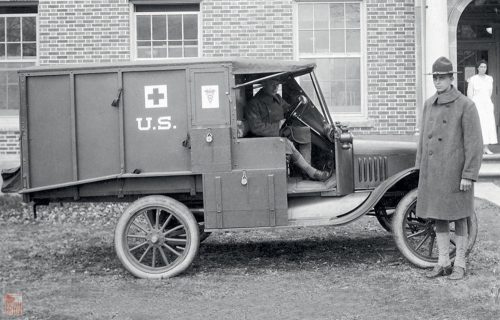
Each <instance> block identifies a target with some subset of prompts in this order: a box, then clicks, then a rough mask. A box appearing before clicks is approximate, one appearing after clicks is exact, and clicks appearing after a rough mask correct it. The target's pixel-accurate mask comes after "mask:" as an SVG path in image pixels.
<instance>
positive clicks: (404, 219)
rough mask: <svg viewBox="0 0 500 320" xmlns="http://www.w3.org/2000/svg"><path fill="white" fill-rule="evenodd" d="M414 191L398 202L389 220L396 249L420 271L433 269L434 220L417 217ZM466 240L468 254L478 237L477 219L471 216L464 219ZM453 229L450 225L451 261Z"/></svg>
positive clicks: (453, 241) (435, 246) (434, 254)
mask: <svg viewBox="0 0 500 320" xmlns="http://www.w3.org/2000/svg"><path fill="white" fill-rule="evenodd" d="M416 205H417V189H414V190H412V191H410V192H409V193H408V194H406V196H404V197H403V199H401V201H400V202H399V203H398V205H397V207H396V211H395V213H394V215H393V217H392V231H393V236H394V240H395V242H396V246H397V247H398V249H399V251H400V252H401V253H402V254H403V256H404V257H405V258H406V259H408V260H409V261H410V262H411V263H413V264H414V265H416V266H418V267H420V268H429V267H433V266H434V265H435V264H436V263H437V260H438V250H437V243H436V232H435V226H434V221H433V220H431V219H422V218H419V217H417V215H416ZM467 226H468V231H469V241H468V247H467V253H466V254H469V252H470V251H471V250H472V247H473V246H474V243H475V242H476V237H477V218H476V214H475V213H473V215H472V216H471V217H469V218H468V219H467ZM455 249H456V248H455V228H454V225H453V223H450V248H449V251H450V259H452V260H453V259H454V258H455V251H456V250H455Z"/></svg>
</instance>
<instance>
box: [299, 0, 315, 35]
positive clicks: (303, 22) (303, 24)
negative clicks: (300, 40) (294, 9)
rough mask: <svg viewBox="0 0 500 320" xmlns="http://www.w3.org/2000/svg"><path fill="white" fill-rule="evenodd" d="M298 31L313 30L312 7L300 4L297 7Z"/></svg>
mask: <svg viewBox="0 0 500 320" xmlns="http://www.w3.org/2000/svg"><path fill="white" fill-rule="evenodd" d="M299 12H300V14H299V30H303V29H309V30H311V29H312V28H313V5H311V4H300V5H299Z"/></svg>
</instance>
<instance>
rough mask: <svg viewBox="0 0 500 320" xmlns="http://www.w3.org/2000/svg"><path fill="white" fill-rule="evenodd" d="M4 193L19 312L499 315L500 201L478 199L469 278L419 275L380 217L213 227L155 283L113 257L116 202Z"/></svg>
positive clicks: (4, 245) (9, 280)
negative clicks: (183, 268) (27, 198)
mask: <svg viewBox="0 0 500 320" xmlns="http://www.w3.org/2000/svg"><path fill="white" fill-rule="evenodd" d="M3 198H4V199H3V202H2V201H0V209H1V211H0V244H1V247H0V248H1V251H0V283H1V284H2V295H3V294H5V293H21V294H22V298H23V308H24V315H23V317H18V318H19V319H488V320H490V319H500V297H499V294H500V276H499V273H500V248H499V246H498V243H499V239H500V208H498V207H495V206H493V205H492V204H490V203H488V202H485V201H481V200H477V201H476V210H477V215H478V219H479V235H478V240H477V243H476V245H475V248H474V250H473V252H472V253H471V255H470V256H469V273H468V275H467V277H466V279H465V280H463V281H458V282H451V281H450V280H447V279H445V278H440V279H436V280H428V279H426V278H424V276H423V273H424V270H422V269H418V268H415V267H413V266H412V265H410V264H409V263H407V262H406V261H405V260H404V259H403V258H402V256H401V255H400V254H399V252H398V251H397V249H396V247H395V244H394V242H393V240H392V237H391V235H390V234H389V233H387V232H386V231H385V230H383V229H382V228H381V227H380V226H379V225H378V222H377V220H376V219H375V218H374V217H363V218H361V219H360V220H358V221H356V222H354V223H351V224H349V225H347V226H343V227H332V228H303V229H285V230H280V231H278V232H273V233H268V232H259V231H251V232H241V233H240V232H239V233H222V234H212V235H211V236H210V237H209V238H208V239H207V240H206V241H205V242H204V243H203V244H202V245H201V247H200V252H199V255H198V257H197V258H196V260H195V261H194V263H193V265H192V267H191V268H189V269H188V270H187V272H185V273H183V274H182V275H181V276H178V277H176V278H172V279H167V280H161V281H152V280H141V279H136V278H134V277H133V276H131V275H130V274H129V273H128V272H127V271H125V270H124V269H123V268H122V266H121V264H120V262H119V261H118V259H117V258H116V256H115V253H114V247H113V231H114V225H115V222H116V218H117V217H118V215H119V212H120V210H121V209H122V208H121V207H119V206H111V205H107V206H101V205H95V206H93V205H86V206H76V205H73V206H66V205H65V206H62V207H61V206H52V207H49V208H47V209H44V210H45V211H42V212H41V219H39V220H37V221H34V222H33V221H32V220H28V213H29V212H28V210H27V208H26V207H25V206H22V205H20V204H19V203H17V202H16V200H12V199H7V200H5V197H3ZM62 215H64V218H62ZM2 316H3V318H6V319H16V318H15V317H6V315H5V314H3V313H0V318H1V317H2Z"/></svg>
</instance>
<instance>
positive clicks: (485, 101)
mask: <svg viewBox="0 0 500 320" xmlns="http://www.w3.org/2000/svg"><path fill="white" fill-rule="evenodd" d="M492 91H493V78H492V77H491V76H489V75H478V74H476V75H475V76H472V77H471V78H470V79H469V85H468V88H467V96H468V97H469V98H471V99H472V101H474V103H475V104H476V108H477V112H478V113H479V120H480V121H481V131H482V133H483V144H485V145H487V144H496V143H498V141H497V129H496V123H495V114H494V110H493V102H491V93H492Z"/></svg>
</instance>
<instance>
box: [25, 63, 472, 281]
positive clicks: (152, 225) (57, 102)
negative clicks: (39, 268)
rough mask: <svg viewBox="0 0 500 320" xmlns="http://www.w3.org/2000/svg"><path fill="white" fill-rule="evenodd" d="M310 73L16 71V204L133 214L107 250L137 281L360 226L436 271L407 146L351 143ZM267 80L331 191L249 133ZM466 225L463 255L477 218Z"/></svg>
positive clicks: (169, 66)
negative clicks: (259, 244)
mask: <svg viewBox="0 0 500 320" xmlns="http://www.w3.org/2000/svg"><path fill="white" fill-rule="evenodd" d="M314 68H315V65H314V64H312V63H308V62H297V61H260V60H259V61H256V60H231V59H220V60H214V59H203V60H200V59H197V60H172V61H169V62H167V63H144V64H138V63H123V64H115V65H86V66H58V67H38V68H32V69H27V70H24V71H21V72H20V88H21V118H20V121H21V141H22V161H21V173H20V179H21V181H22V188H21V190H20V193H21V194H22V195H23V197H24V201H26V202H31V203H33V204H34V205H35V207H36V205H43V204H48V203H49V202H55V201H57V202H65V201H114V202H116V201H127V202H131V204H130V206H129V207H128V208H127V209H126V210H125V212H123V214H122V216H121V217H120V219H119V221H118V224H117V226H116V231H115V248H116V252H117V255H118V257H119V259H120V260H121V262H122V263H123V265H124V266H125V268H127V269H128V270H129V271H130V272H131V273H132V274H134V275H135V276H137V277H142V278H162V277H170V276H174V275H176V274H178V273H180V272H182V271H183V270H185V269H186V268H187V267H188V266H189V265H190V264H191V263H192V261H193V259H194V257H195V256H196V254H197V252H198V247H199V245H200V241H201V240H203V239H204V238H205V237H206V236H207V235H208V234H209V233H210V232H220V231H227V230H232V231H238V230H248V229H268V230H274V229H276V228H281V227H299V226H301V227H304V226H335V225H341V224H346V223H349V222H352V221H354V220H356V219H357V218H359V217H361V216H363V215H365V214H375V215H376V217H377V218H378V220H379V221H380V222H381V224H382V226H384V227H385V228H386V229H387V230H389V231H391V230H392V232H393V233H394V236H395V240H396V244H397V246H398V248H399V249H400V250H401V252H402V254H403V255H404V256H405V257H406V258H408V259H409V260H410V261H411V262H412V263H414V264H416V265H417V266H420V267H428V266H432V265H433V264H434V263H435V262H436V261H437V252H436V249H435V246H434V241H435V240H434V238H435V233H434V228H433V224H432V222H431V221H427V220H424V219H420V218H417V217H416V215H415V203H416V200H417V194H416V189H415V188H416V187H417V180H418V172H417V170H416V169H415V168H413V164H414V161H415V150H416V146H415V144H414V143H410V142H401V141H387V140H385V141H381V140H373V139H371V140H363V139H358V138H356V139H353V138H352V135H351V134H350V133H349V131H348V128H347V127H345V126H342V125H341V124H339V123H334V121H333V119H332V118H331V116H330V113H329V111H328V106H327V105H326V103H325V99H324V97H323V94H322V92H321V88H320V85H319V82H318V81H317V79H316V77H315V74H314ZM266 79H276V80H278V81H279V82H280V83H281V95H282V96H283V98H284V99H285V100H286V101H287V102H288V103H289V104H291V105H292V107H291V110H290V112H289V113H287V114H286V118H287V119H286V120H287V123H288V124H291V123H292V124H294V125H297V126H306V127H309V128H310V131H311V135H312V143H313V149H312V160H311V161H312V163H313V164H314V166H315V167H316V168H321V169H322V170H327V171H329V172H330V173H331V174H332V177H331V178H330V179H328V180H327V181H324V182H320V181H310V180H306V179H304V178H303V177H302V175H300V174H299V173H297V172H296V170H294V168H293V166H292V165H289V164H288V163H287V157H286V153H285V139H284V138H282V137H255V136H252V135H251V134H249V133H248V130H246V125H245V124H246V120H245V118H244V114H245V112H244V111H245V107H246V106H247V104H248V102H249V101H250V99H251V98H252V96H253V95H254V94H255V93H256V92H257V91H258V90H259V88H260V84H261V83H262V81H264V80H266ZM301 96H306V97H307V99H303V98H301ZM325 123H326V124H328V126H327V127H329V128H330V130H324V127H325ZM469 224H470V241H469V243H470V247H472V245H473V244H474V240H475V237H476V233H477V223H476V220H475V216H474V217H473V218H471V219H470V221H469ZM452 239H453V237H452ZM451 245H453V242H452V243H451Z"/></svg>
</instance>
